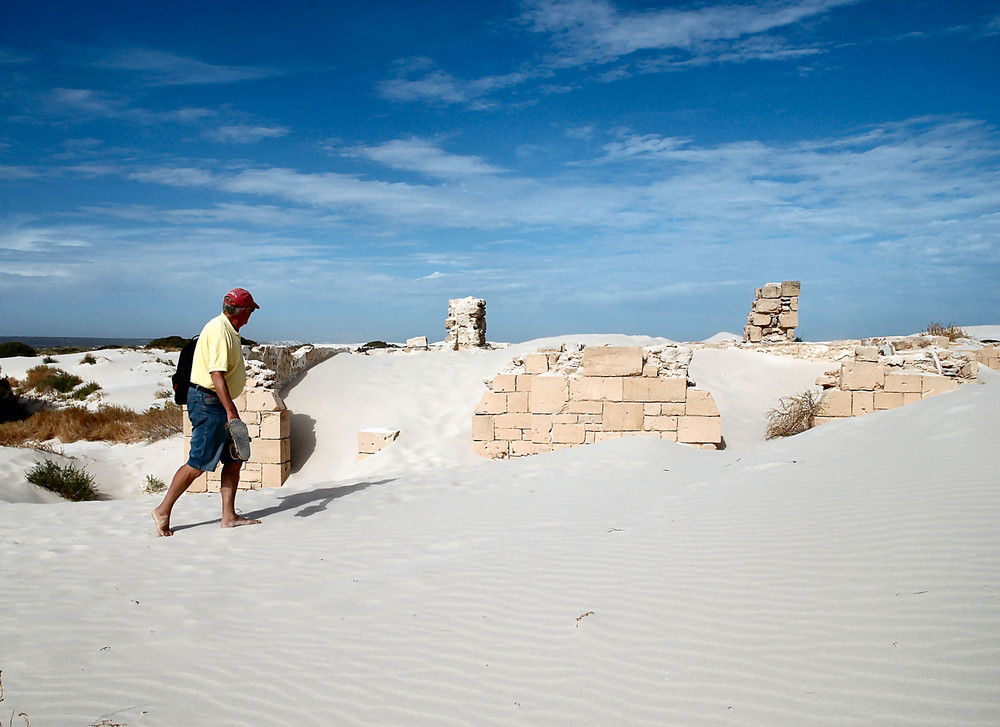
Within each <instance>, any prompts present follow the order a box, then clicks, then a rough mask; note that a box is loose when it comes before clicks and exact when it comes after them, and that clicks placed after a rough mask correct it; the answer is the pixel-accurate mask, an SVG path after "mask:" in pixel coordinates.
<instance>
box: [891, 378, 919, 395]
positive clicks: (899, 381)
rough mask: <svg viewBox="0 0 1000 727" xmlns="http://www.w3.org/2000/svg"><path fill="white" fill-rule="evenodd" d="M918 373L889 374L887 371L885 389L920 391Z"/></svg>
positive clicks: (897, 391)
mask: <svg viewBox="0 0 1000 727" xmlns="http://www.w3.org/2000/svg"><path fill="white" fill-rule="evenodd" d="M921 378H923V377H921V376H920V374H891V373H887V374H886V375H885V390H886V391H890V392H894V393H901V394H906V393H917V394H919V393H921V392H922V391H923V385H922V384H921V381H920V380H921Z"/></svg>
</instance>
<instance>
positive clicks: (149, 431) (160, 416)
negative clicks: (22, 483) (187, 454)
mask: <svg viewBox="0 0 1000 727" xmlns="http://www.w3.org/2000/svg"><path fill="white" fill-rule="evenodd" d="M182 422H183V419H182V414H181V408H180V407H177V406H173V405H170V406H167V407H166V408H164V409H157V408H154V409H149V410H148V411H145V412H135V411H132V410H131V409H128V408H126V407H123V406H117V405H113V404H112V405H105V406H102V407H100V408H99V409H98V410H97V411H88V410H87V409H83V408H81V407H76V406H69V407H65V408H62V409H43V410H42V411H40V412H38V413H36V414H34V415H32V416H31V417H30V418H28V419H25V420H23V421H11V422H6V423H4V424H0V446H4V447H25V446H32V445H36V444H38V443H41V442H45V441H47V440H49V439H58V440H59V441H60V442H62V443H63V444H68V443H70V442H76V441H79V440H85V441H88V442H120V443H131V442H151V441H156V440H158V439H165V438H166V437H170V436H173V435H174V434H177V433H179V432H180V431H181V430H182Z"/></svg>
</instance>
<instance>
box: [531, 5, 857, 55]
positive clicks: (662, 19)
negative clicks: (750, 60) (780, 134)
mask: <svg viewBox="0 0 1000 727" xmlns="http://www.w3.org/2000/svg"><path fill="white" fill-rule="evenodd" d="M858 1H859V0H799V1H798V2H794V1H793V2H783V1H780V0H776V1H772V2H762V3H755V4H747V5H738V4H735V5H734V4H728V3H727V4H719V5H709V6H701V7H694V8H692V9H675V8H669V9H665V10H650V11H640V12H620V11H619V10H618V9H617V8H616V7H615V6H614V5H612V4H611V3H610V2H607V0H529V2H526V3H525V10H524V13H523V15H522V17H521V20H522V22H523V23H525V25H527V27H528V28H529V29H531V30H533V31H534V32H537V33H541V34H544V35H546V36H549V37H550V38H551V41H552V43H553V44H554V46H555V48H556V56H555V57H554V58H553V60H552V62H553V63H554V64H555V65H558V66H578V65H589V64H602V63H610V62H613V61H616V60H618V59H620V58H623V57H626V56H629V55H632V54H633V53H637V52H640V51H667V50H680V51H685V52H687V53H692V54H699V55H702V54H707V55H712V56H715V57H718V55H719V53H720V50H719V46H718V45H716V44H717V43H718V42H719V41H735V40H737V39H740V38H747V37H750V36H755V35H758V34H761V33H768V32H771V31H773V30H775V29H777V28H782V27H785V26H789V25H791V24H794V23H798V22H801V21H802V20H804V19H806V18H810V17H815V16H818V15H821V14H823V13H826V12H828V11H830V10H832V9H834V8H836V7H838V6H841V5H849V4H855V3H857V2H858ZM744 47H747V48H749V47H752V46H744ZM735 48H737V46H734V49H735ZM757 52H758V55H759V49H758V51H757ZM734 55H735V56H738V55H739V54H738V53H734Z"/></svg>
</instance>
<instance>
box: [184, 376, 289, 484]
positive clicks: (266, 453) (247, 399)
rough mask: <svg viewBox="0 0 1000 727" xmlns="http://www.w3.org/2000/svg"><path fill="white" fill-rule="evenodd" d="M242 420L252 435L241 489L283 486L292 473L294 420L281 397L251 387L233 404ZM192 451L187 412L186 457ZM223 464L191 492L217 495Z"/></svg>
mask: <svg viewBox="0 0 1000 727" xmlns="http://www.w3.org/2000/svg"><path fill="white" fill-rule="evenodd" d="M233 403H235V404H236V408H237V409H238V410H239V412H240V419H242V420H243V421H244V422H246V425H247V430H248V431H249V432H250V459H249V460H248V461H246V462H244V463H243V467H242V468H241V470H240V484H239V487H240V489H241V490H256V489H259V488H261V487H281V486H282V485H283V484H284V483H285V480H286V479H288V475H289V474H290V473H291V471H292V455H291V451H292V450H291V442H292V439H291V426H290V425H291V419H290V416H291V414H290V412H289V411H288V409H287V408H286V407H285V403H284V401H282V399H281V396H280V395H279V394H278V392H277V391H275V390H274V389H265V388H260V387H254V388H249V389H247V390H246V391H244V392H243V393H242V394H240V395H239V396H238V397H237V398H236V399H235V400H234V402H233ZM190 448H191V422H190V420H189V419H188V417H187V412H186V411H185V413H184V457H185V459H186V458H187V455H188V452H189V451H190ZM221 475H222V465H221V464H220V465H219V466H218V467H217V468H216V470H215V472H205V473H203V474H202V475H201V476H200V477H198V479H196V480H195V481H194V483H193V484H192V485H191V487H190V488H189V489H188V492H218V491H219V484H220V482H221Z"/></svg>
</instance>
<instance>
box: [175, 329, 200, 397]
mask: <svg viewBox="0 0 1000 727" xmlns="http://www.w3.org/2000/svg"><path fill="white" fill-rule="evenodd" d="M196 345H198V336H195V337H194V338H192V339H191V340H190V341H188V342H187V343H185V344H184V348H182V349H181V355H180V356H178V357H177V371H176V372H175V373H174V375H173V376H171V377H170V380H171V381H173V382H174V403H175V404H178V405H179V406H184V405H185V404H187V400H188V389H190V388H191V363H192V362H193V361H194V347H195V346H196Z"/></svg>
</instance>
